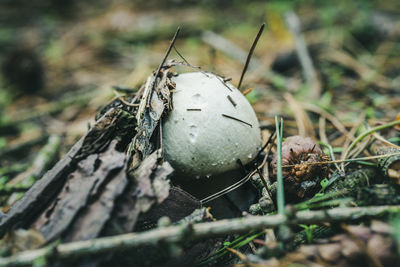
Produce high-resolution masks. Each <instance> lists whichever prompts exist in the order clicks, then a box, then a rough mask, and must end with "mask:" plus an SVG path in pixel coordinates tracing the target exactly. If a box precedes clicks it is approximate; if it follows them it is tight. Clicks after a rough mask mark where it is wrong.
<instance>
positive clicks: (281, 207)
mask: <svg viewBox="0 0 400 267" xmlns="http://www.w3.org/2000/svg"><path fill="white" fill-rule="evenodd" d="M275 126H276V142H277V166H276V170H277V172H276V180H277V182H278V189H277V194H276V198H277V201H276V203H277V207H278V213H279V214H284V213H285V194H284V185H283V177H282V133H283V119H282V118H281V123H280V125H279V124H278V117H277V116H275Z"/></svg>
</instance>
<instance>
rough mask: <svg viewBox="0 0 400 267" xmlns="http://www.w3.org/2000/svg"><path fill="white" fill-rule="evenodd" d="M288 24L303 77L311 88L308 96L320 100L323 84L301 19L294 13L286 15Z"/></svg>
mask: <svg viewBox="0 0 400 267" xmlns="http://www.w3.org/2000/svg"><path fill="white" fill-rule="evenodd" d="M285 21H286V24H287V26H288V28H289V30H290V32H291V33H292V35H293V37H294V41H295V45H296V53H297V57H298V58H299V61H300V65H301V68H302V69H303V76H304V79H305V80H306V83H307V84H308V85H309V86H311V88H310V89H311V90H310V91H309V92H308V95H309V96H310V98H311V99H318V98H319V97H320V95H321V83H320V82H319V80H318V77H317V73H316V71H315V68H314V65H313V62H312V60H311V56H310V53H309V52H308V49H307V44H306V41H305V40H304V37H303V35H302V34H301V25H300V19H299V17H298V16H297V15H296V13H294V12H293V11H291V12H287V13H286V14H285Z"/></svg>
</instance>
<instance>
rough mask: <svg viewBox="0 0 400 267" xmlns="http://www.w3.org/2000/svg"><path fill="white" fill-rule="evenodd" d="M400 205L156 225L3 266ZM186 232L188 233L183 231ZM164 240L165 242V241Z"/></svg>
mask: <svg viewBox="0 0 400 267" xmlns="http://www.w3.org/2000/svg"><path fill="white" fill-rule="evenodd" d="M399 211H400V206H399V205H397V206H371V207H356V208H347V207H339V208H333V209H329V210H318V211H300V212H297V213H296V214H295V215H294V216H293V217H291V218H290V219H288V218H287V217H286V216H285V215H283V214H277V215H271V216H251V217H246V218H245V219H244V218H234V219H225V220H219V221H215V222H207V223H197V224H192V225H188V226H187V227H184V226H183V225H178V226H169V227H164V228H156V229H153V230H149V231H145V232H141V233H128V234H123V235H117V236H111V237H102V238H97V239H91V240H84V241H77V242H71V243H66V244H60V245H58V246H55V248H54V250H53V251H54V254H53V255H49V250H48V248H41V249H36V250H28V251H24V252H21V253H18V254H16V255H14V256H11V257H6V258H0V266H8V267H11V266H26V265H32V264H33V262H35V260H37V259H39V258H42V257H45V256H46V255H47V256H51V257H52V259H55V260H63V259H69V258H82V257H86V256H95V255H101V254H103V255H104V254H105V253H109V252H116V251H122V250H124V251H127V250H133V249H134V248H137V247H142V246H145V245H153V246H156V245H157V244H165V243H176V242H187V241H189V240H192V241H193V240H200V239H204V238H206V237H217V236H223V235H227V234H234V233H246V232H248V231H249V230H262V229H265V228H277V227H279V226H281V225H297V224H318V223H323V222H342V221H348V220H358V219H361V218H364V217H378V216H382V215H384V214H387V213H397V212H399ZM183 233H185V234H183ZM161 241H162V242H161Z"/></svg>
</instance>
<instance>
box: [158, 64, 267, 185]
mask: <svg viewBox="0 0 400 267" xmlns="http://www.w3.org/2000/svg"><path fill="white" fill-rule="evenodd" d="M172 81H173V82H175V84H176V89H175V92H174V93H173V95H172V101H173V110H172V111H171V112H170V114H169V116H168V118H167V119H166V120H165V122H164V124H163V145H164V153H165V158H166V160H167V161H168V162H169V163H171V165H172V166H173V167H174V168H175V171H176V172H177V173H178V174H181V175H183V176H185V178H186V179H190V178H201V177H209V176H212V175H216V174H221V173H224V172H227V171H230V170H234V169H237V168H239V167H240V164H239V163H238V159H240V161H241V163H242V164H246V163H248V162H250V161H251V160H253V159H254V158H255V157H256V155H257V153H258V151H259V149H260V147H261V133H260V127H259V124H258V120H257V117H256V114H255V112H254V110H253V108H252V107H251V105H250V103H249V102H248V101H247V99H246V98H245V97H244V96H243V94H242V93H241V92H240V91H239V90H238V89H237V88H235V87H234V86H232V85H231V84H229V83H227V82H224V81H223V79H222V78H221V77H219V76H216V75H215V74H210V73H203V72H191V73H184V74H180V75H178V76H177V77H173V78H172Z"/></svg>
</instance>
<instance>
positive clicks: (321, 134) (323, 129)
mask: <svg viewBox="0 0 400 267" xmlns="http://www.w3.org/2000/svg"><path fill="white" fill-rule="evenodd" d="M319 137H320V139H321V141H322V142H324V143H325V144H328V143H329V141H328V137H327V136H326V119H325V118H324V117H322V116H320V117H319Z"/></svg>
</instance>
